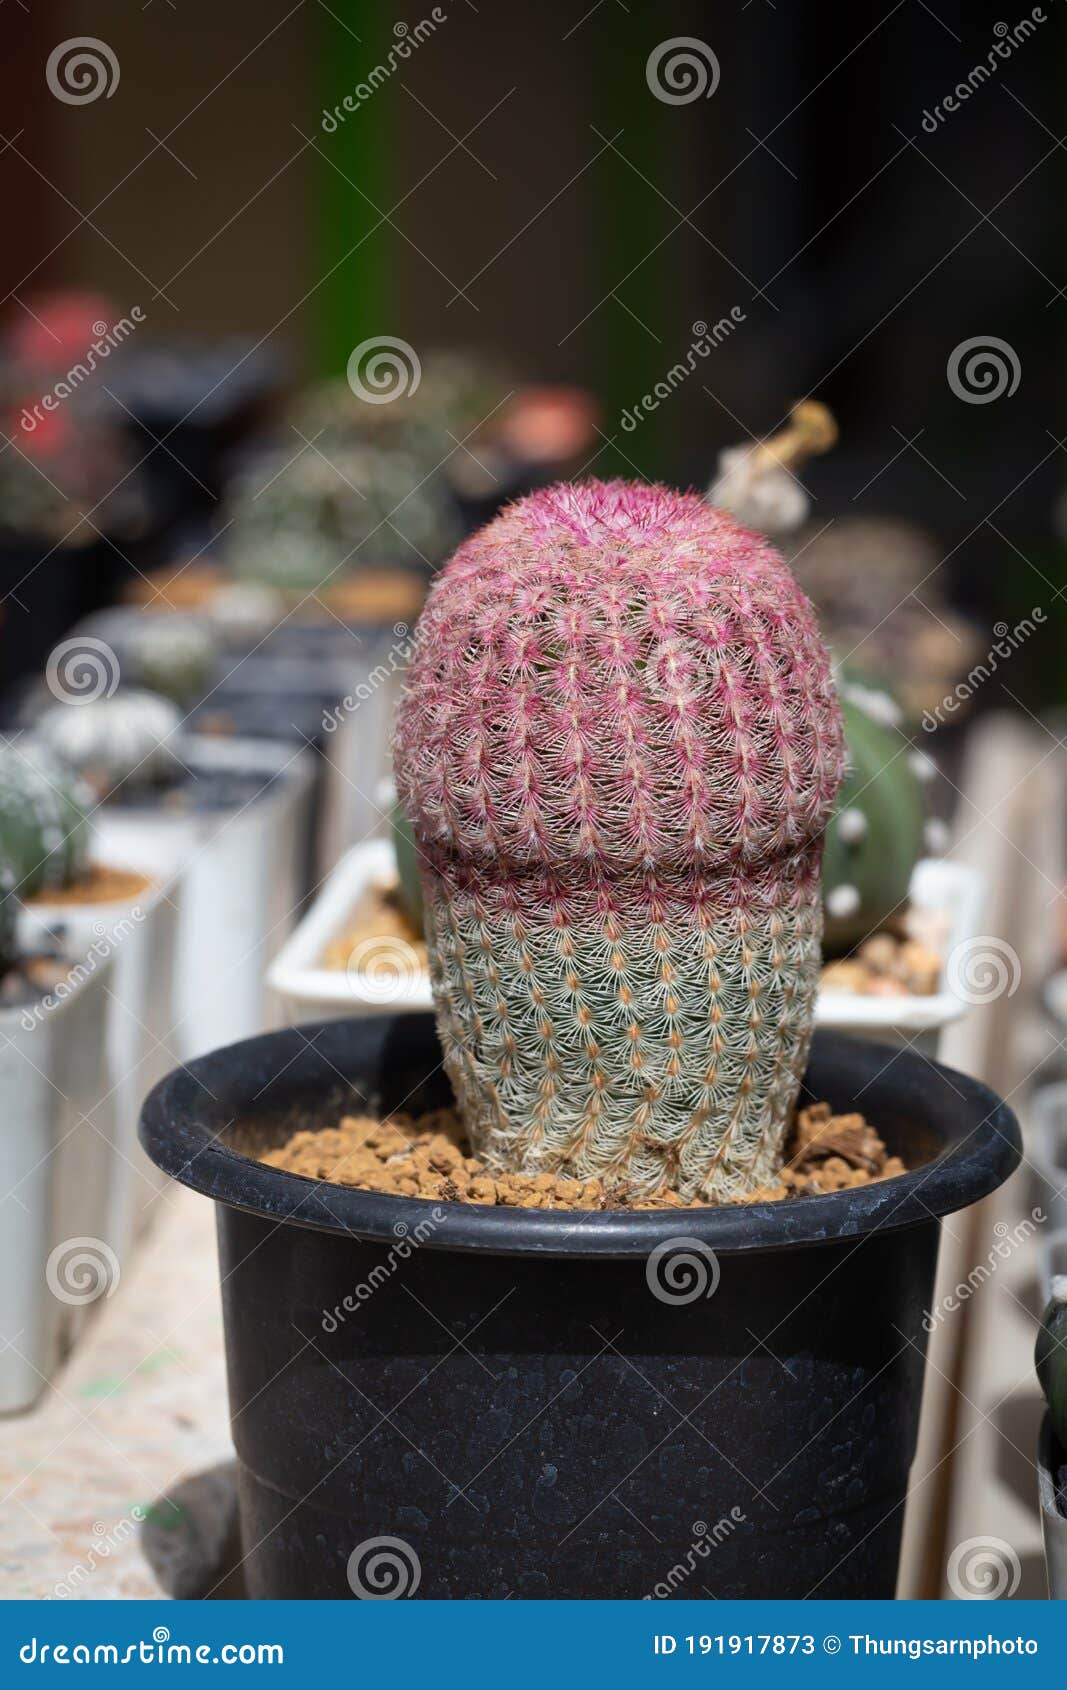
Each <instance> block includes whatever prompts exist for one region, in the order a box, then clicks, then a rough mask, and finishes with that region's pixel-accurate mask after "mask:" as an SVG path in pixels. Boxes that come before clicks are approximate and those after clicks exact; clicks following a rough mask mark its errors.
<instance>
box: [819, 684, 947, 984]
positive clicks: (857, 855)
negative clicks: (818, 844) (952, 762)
mask: <svg viewBox="0 0 1067 1690" xmlns="http://www.w3.org/2000/svg"><path fill="white" fill-rule="evenodd" d="M839 690H840V696H841V714H842V717H843V719H844V724H845V744H846V746H847V750H848V771H847V773H846V775H845V780H844V784H843V785H842V787H841V790H840V793H839V794H838V803H837V808H836V810H835V812H834V815H833V817H832V819H831V821H830V824H829V826H828V827H827V829H826V849H825V852H824V854H823V904H824V929H823V950H824V953H825V954H826V955H827V956H839V955H841V954H842V953H843V952H845V951H850V950H852V949H853V948H854V947H855V946H856V945H858V944H860V943H861V942H862V941H863V940H864V939H865V938H867V937H868V936H869V935H870V934H871V933H874V932H876V931H877V930H878V929H879V928H880V927H883V926H884V925H885V923H886V922H887V921H888V920H889V919H890V918H891V917H892V916H893V915H894V914H895V913H898V912H900V911H901V910H902V909H903V907H904V905H905V904H906V903H907V898H908V887H909V885H910V883H911V875H912V870H913V869H914V867H915V864H916V863H917V862H918V860H919V858H920V856H921V855H922V851H923V839H924V832H923V830H924V823H925V801H924V798H923V791H922V782H921V780H920V778H919V776H918V774H917V773H916V767H915V754H914V753H913V752H912V751H911V750H910V749H909V747H908V743H907V741H906V739H905V738H904V737H903V736H902V735H901V734H900V733H899V732H898V731H897V730H896V729H895V728H894V727H893V726H892V725H891V723H892V711H893V709H894V706H893V701H892V699H890V698H889V696H888V694H886V693H883V692H876V691H871V690H868V689H865V688H863V687H861V686H858V685H856V684H853V683H849V682H845V683H844V684H842V685H841V686H840V689H839Z"/></svg>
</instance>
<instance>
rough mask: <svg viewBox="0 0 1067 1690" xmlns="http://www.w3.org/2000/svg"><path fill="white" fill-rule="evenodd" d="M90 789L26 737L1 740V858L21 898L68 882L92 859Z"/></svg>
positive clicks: (83, 871) (75, 878)
mask: <svg viewBox="0 0 1067 1690" xmlns="http://www.w3.org/2000/svg"><path fill="white" fill-rule="evenodd" d="M92 802H93V798H92V793H91V792H89V791H88V789H87V788H86V787H85V786H84V785H83V784H82V782H81V781H80V780H78V779H77V778H76V777H75V776H74V775H72V774H71V773H70V771H69V769H66V768H64V766H63V765H62V764H60V763H57V762H56V761H55V759H54V758H52V757H51V756H50V755H49V754H48V753H47V751H45V750H43V749H42V748H41V747H40V746H38V745H35V744H33V743H32V742H30V741H28V740H22V741H20V742H19V743H18V744H7V745H2V746H0V864H2V865H3V866H4V867H6V868H8V869H10V871H11V876H12V882H11V888H10V889H11V890H12V891H13V892H14V893H15V894H16V895H17V896H18V897H20V898H28V897H31V896H32V895H33V894H34V893H35V892H43V891H50V890H53V889H54V888H56V887H60V886H69V885H70V884H71V882H72V881H74V880H77V879H78V878H79V877H80V876H81V875H82V874H84V873H85V871H86V869H87V868H88V865H89V847H90V824H89V811H90V809H91V807H92Z"/></svg>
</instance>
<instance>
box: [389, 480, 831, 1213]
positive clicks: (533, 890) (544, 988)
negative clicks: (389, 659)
mask: <svg viewBox="0 0 1067 1690" xmlns="http://www.w3.org/2000/svg"><path fill="white" fill-rule="evenodd" d="M394 767H395V772H396V782H397V790H398V795H399V798H400V802H401V804H402V805H403V808H404V811H405V813H406V814H407V816H408V817H409V818H410V820H411V824H412V829H413V833H414V838H415V842H416V844H417V846H418V849H419V853H420V868H421V872H422V878H423V889H424V895H425V904H426V926H427V941H428V947H429V954H430V964H431V975H432V982H433V991H434V1001H435V1007H436V1011H437V1018H438V1025H439V1028H440V1031H441V1036H442V1043H443V1046H444V1051H445V1061H446V1065H447V1067H448V1071H449V1074H450V1076H451V1078H452V1082H453V1085H454V1087H455V1090H456V1094H457V1098H458V1101H459V1105H460V1108H461V1110H462V1113H463V1115H464V1119H465V1124H466V1127H467V1130H468V1133H469V1135H470V1137H471V1140H472V1143H473V1146H474V1148H475V1151H476V1153H477V1154H479V1155H480V1156H482V1157H483V1158H484V1159H485V1160H486V1162H487V1163H488V1164H489V1165H490V1166H491V1167H492V1166H497V1167H502V1168H509V1169H519V1170H523V1171H542V1172H561V1171H563V1170H568V1171H570V1172H573V1173H574V1174H575V1175H578V1176H588V1175H594V1174H597V1175H601V1176H603V1177H607V1178H609V1179H614V1180H617V1181H618V1182H619V1184H620V1185H622V1186H624V1187H625V1188H626V1189H627V1190H628V1191H629V1193H630V1194H631V1195H632V1196H644V1195H647V1194H651V1193H653V1192H656V1191H661V1190H672V1191H677V1192H679V1193H681V1194H682V1195H683V1196H687V1197H689V1196H701V1197H706V1198H709V1199H718V1198H723V1197H730V1196H737V1195H741V1194H743V1193H745V1192H748V1191H750V1190H752V1189H753V1188H755V1187H757V1186H760V1185H762V1184H764V1183H766V1182H767V1181H768V1180H769V1179H770V1177H771V1175H772V1173H773V1172H774V1170H775V1168H776V1167H777V1166H778V1165H779V1164H780V1160H781V1153H782V1143H783V1139H784V1135H785V1133H786V1130H787V1127H788V1125H789V1120H790V1116H791V1112H792V1107H793V1104H794V1101H795V1099H796V1094H797V1090H798V1087H799V1083H800V1078H801V1074H802V1071H803V1068H804V1064H805V1060H806V1056H807V1049H808V1043H809V1038H810V1032H811V1025H812V1017H813V1013H814V1002H815V994H816V985H817V979H818V971H819V964H820V940H821V933H822V905H821V896H820V868H821V858H822V841H823V833H824V830H825V826H826V823H827V821H828V819H829V815H830V811H831V807H832V804H833V799H834V794H835V792H836V790H837V787H838V784H839V781H840V778H841V774H842V769H843V740H842V731H841V718H840V712H839V709H838V704H837V699H836V694H835V692H834V688H833V683H832V680H831V677H830V668H829V661H828V658H827V654H826V651H825V649H824V647H823V645H822V642H821V640H820V637H819V633H818V629H817V627H816V623H815V619H814V615H813V613H812V610H811V607H810V605H809V604H808V602H807V600H806V599H805V597H804V595H803V594H802V593H801V591H800V589H799V588H798V587H797V585H796V583H795V581H794V580H793V578H792V576H791V574H790V572H789V570H788V568H787V567H786V565H785V564H784V563H783V562H782V559H781V557H780V556H779V555H778V553H777V552H775V551H774V550H773V549H772V548H771V547H770V546H769V545H767V544H766V542H764V541H762V540H761V539H759V538H758V537H757V536H756V535H754V534H752V533H750V532H748V531H747V530H746V529H743V528H740V527H739V526H738V525H737V524H736V523H735V522H734V520H733V519H732V518H731V517H728V516H726V515H725V514H724V513H722V512H720V511H716V510H714V509H712V508H711V507H710V506H709V505H707V504H706V503H705V502H704V501H703V500H702V499H700V498H698V497H697V496H696V495H693V494H682V493H676V492H673V491H670V490H669V489H667V488H664V487H650V486H644V485H639V484H631V483H627V482H610V483H607V484H604V483H599V482H589V483H584V484H580V485H564V484H561V485H558V486H556V487H552V488H548V489H546V490H544V491H542V492H539V493H537V494H534V495H532V496H531V497H529V498H526V499H522V500H520V501H518V502H517V503H516V504H514V505H512V506H510V507H508V508H507V509H506V510H505V511H504V512H503V513H502V514H501V515H500V516H498V517H497V518H496V519H495V520H494V521H493V522H491V523H490V524H489V525H488V526H487V527H485V528H484V529H482V530H481V531H480V532H479V533H477V534H475V535H474V536H473V537H472V538H471V539H470V540H468V541H467V542H466V543H465V544H464V545H463V546H461V547H460V549H459V551H458V552H457V553H456V555H455V557H454V558H453V559H452V561H451V562H450V563H449V564H448V565H447V567H446V568H445V569H444V570H443V572H442V574H441V575H440V577H439V578H438V580H437V582H436V584H435V586H434V588H433V589H432V591H431V593H430V597H429V600H428V603H427V607H426V610H425V611H424V613H423V616H422V618H421V620H420V623H419V629H418V634H417V638H416V649H415V654H414V658H413V661H412V664H411V667H410V671H409V674H408V678H407V682H406V685H405V689H404V693H403V696H402V699H401V704H400V709H399V714H398V723H397V738H396V752H395V758H394Z"/></svg>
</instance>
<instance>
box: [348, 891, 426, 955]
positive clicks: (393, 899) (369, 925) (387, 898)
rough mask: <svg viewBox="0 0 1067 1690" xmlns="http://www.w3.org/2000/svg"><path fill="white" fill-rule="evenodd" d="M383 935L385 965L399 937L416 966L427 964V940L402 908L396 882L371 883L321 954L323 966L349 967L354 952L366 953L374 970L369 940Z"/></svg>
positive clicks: (372, 951)
mask: <svg viewBox="0 0 1067 1690" xmlns="http://www.w3.org/2000/svg"><path fill="white" fill-rule="evenodd" d="M374 939H381V940H382V941H383V945H382V957H381V961H382V965H383V967H384V966H386V965H387V963H388V958H389V942H390V941H396V940H399V941H400V942H401V943H402V944H403V945H405V946H408V947H409V948H410V950H411V951H412V953H413V959H412V963H413V966H417V967H421V968H426V967H428V963H427V958H426V942H425V940H424V939H423V937H422V934H421V933H420V932H419V930H418V928H417V927H416V926H415V924H414V923H413V922H412V921H410V920H409V918H408V916H407V915H406V914H405V913H404V910H403V909H402V908H401V905H400V899H399V895H398V890H397V888H396V886H382V885H379V886H368V887H367V889H366V890H365V892H364V893H363V895H362V897H361V898H360V900H359V902H358V903H357V905H356V907H355V909H354V910H353V911H352V914H351V916H350V918H349V920H348V922H347V924H346V925H345V927H344V928H343V929H342V931H341V932H340V933H338V934H337V936H336V937H335V938H333V939H331V940H330V943H329V944H328V945H327V947H326V949H325V951H324V952H323V956H322V966H323V968H340V969H346V968H347V967H348V966H349V963H350V962H351V961H352V955H353V952H354V951H356V950H357V948H358V949H359V950H360V954H361V955H365V956H366V959H367V960H366V966H367V967H368V968H370V969H371V970H372V971H373V967H374V957H375V952H374V947H373V946H372V945H370V944H369V943H368V941H370V940H374Z"/></svg>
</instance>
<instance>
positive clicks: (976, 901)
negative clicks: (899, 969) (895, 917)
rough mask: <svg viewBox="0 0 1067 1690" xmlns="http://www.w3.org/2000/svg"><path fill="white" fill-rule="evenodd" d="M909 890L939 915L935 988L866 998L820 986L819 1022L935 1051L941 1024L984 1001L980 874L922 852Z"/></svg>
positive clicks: (920, 909)
mask: <svg viewBox="0 0 1067 1690" xmlns="http://www.w3.org/2000/svg"><path fill="white" fill-rule="evenodd" d="M908 895H909V900H910V903H911V907H912V909H913V910H915V911H916V912H917V913H919V914H920V915H923V916H927V915H929V916H931V917H934V918H936V919H937V921H938V923H939V925H940V927H941V929H942V931H943V933H944V938H943V940H942V946H941V950H942V955H941V974H940V978H939V980H938V985H937V991H936V992H930V993H927V994H926V995H925V996H919V995H915V996H912V997H874V996H870V997H868V996H865V995H863V994H861V993H859V992H840V991H822V990H820V992H819V998H818V1003H817V1005H816V1009H815V1025H816V1026H817V1027H835V1028H837V1030H838V1031H839V1032H842V1033H853V1034H855V1036H856V1037H857V1038H864V1039H875V1040H877V1041H878V1042H879V1043H881V1044H891V1045H909V1046H911V1048H912V1049H913V1050H918V1051H922V1052H925V1053H926V1054H927V1055H929V1056H936V1055H937V1052H938V1047H939V1044H940V1038H941V1033H942V1031H943V1029H944V1028H945V1027H947V1026H948V1025H949V1024H950V1023H951V1022H953V1021H958V1020H959V1019H960V1017H961V1016H962V1015H964V1014H965V1013H966V1011H967V1010H968V1009H969V1008H971V1007H972V1005H974V1004H977V1003H980V1002H981V1001H982V984H981V974H982V961H981V949H980V947H979V946H977V945H975V944H974V941H975V940H976V939H978V937H979V929H980V926H981V920H982V905H983V901H984V897H983V887H982V878H981V876H980V875H979V874H978V873H977V872H976V871H975V870H974V869H972V868H970V867H968V866H967V865H966V864H963V863H953V862H946V861H942V860H940V859H938V858H933V857H924V858H923V860H922V861H921V862H918V863H916V865H915V868H914V869H913V871H912V876H911V885H910V888H909V894H908Z"/></svg>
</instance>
